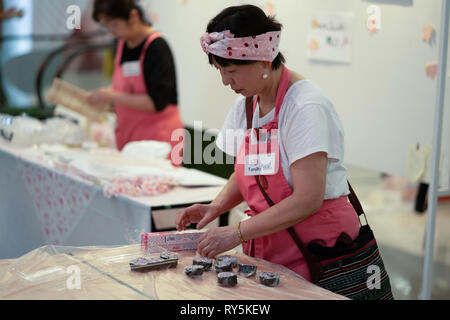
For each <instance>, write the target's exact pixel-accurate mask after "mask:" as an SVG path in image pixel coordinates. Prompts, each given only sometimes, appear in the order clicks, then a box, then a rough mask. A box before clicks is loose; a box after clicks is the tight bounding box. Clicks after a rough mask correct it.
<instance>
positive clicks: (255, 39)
mask: <svg viewBox="0 0 450 320" xmlns="http://www.w3.org/2000/svg"><path fill="white" fill-rule="evenodd" d="M280 34H281V32H280V31H271V32H267V33H263V34H260V35H257V36H250V37H243V38H235V37H234V35H233V34H232V33H231V32H230V30H226V31H222V32H212V33H205V34H204V35H203V36H202V37H201V38H200V44H201V45H202V48H203V51H205V53H206V54H208V53H211V54H214V55H216V56H219V57H222V58H227V59H237V60H256V61H269V62H272V61H273V60H274V59H275V57H276V56H277V54H278V52H279V50H278V45H279V44H280Z"/></svg>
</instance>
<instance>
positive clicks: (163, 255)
mask: <svg viewBox="0 0 450 320" xmlns="http://www.w3.org/2000/svg"><path fill="white" fill-rule="evenodd" d="M159 257H160V258H162V259H178V256H177V255H176V254H171V253H168V252H163V253H161V254H160V255H159Z"/></svg>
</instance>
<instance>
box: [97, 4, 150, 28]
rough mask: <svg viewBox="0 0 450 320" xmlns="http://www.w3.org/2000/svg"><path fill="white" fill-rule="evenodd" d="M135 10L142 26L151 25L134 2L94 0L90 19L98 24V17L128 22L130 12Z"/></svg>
mask: <svg viewBox="0 0 450 320" xmlns="http://www.w3.org/2000/svg"><path fill="white" fill-rule="evenodd" d="M133 9H136V10H137V12H138V13H139V18H140V20H141V21H142V22H143V23H144V24H148V25H152V24H151V22H150V21H148V20H147V18H146V17H145V14H144V11H143V10H142V8H141V7H140V6H139V5H138V4H136V1H135V0H95V2H94V10H93V12H92V18H93V19H94V20H95V21H97V22H99V20H100V15H105V16H107V17H109V18H118V19H122V20H126V21H128V19H129V18H130V13H131V10H133Z"/></svg>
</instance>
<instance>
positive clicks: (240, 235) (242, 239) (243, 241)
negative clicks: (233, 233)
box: [237, 221, 247, 243]
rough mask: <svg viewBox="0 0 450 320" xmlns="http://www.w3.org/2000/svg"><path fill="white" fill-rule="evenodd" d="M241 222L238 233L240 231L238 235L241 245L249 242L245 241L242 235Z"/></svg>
mask: <svg viewBox="0 0 450 320" xmlns="http://www.w3.org/2000/svg"><path fill="white" fill-rule="evenodd" d="M241 222H242V221H239V223H238V225H237V231H238V235H239V239H240V240H241V243H246V242H247V241H245V240H244V238H242V233H241Z"/></svg>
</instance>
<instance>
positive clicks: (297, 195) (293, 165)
mask: <svg viewBox="0 0 450 320" xmlns="http://www.w3.org/2000/svg"><path fill="white" fill-rule="evenodd" d="M280 30H281V25H280V24H279V23H277V22H276V21H275V20H274V19H272V18H271V17H267V16H266V15H265V14H264V12H263V11H262V10H260V9H259V8H257V7H254V6H250V5H246V6H238V7H230V8H227V9H225V10H223V11H222V12H221V13H220V14H219V15H218V16H216V17H215V18H214V19H212V20H211V21H210V23H209V24H208V27H207V33H206V34H205V35H203V36H202V37H201V45H202V48H203V50H204V51H205V52H206V53H207V54H208V56H209V60H210V63H211V64H212V65H214V67H216V68H217V69H218V70H219V71H220V74H221V77H222V81H223V84H224V85H229V86H230V87H231V88H232V89H233V90H234V91H235V92H236V93H238V94H241V95H242V96H244V97H242V98H238V99H237V101H236V103H235V105H234V106H233V108H232V110H231V111H230V113H229V115H228V117H227V119H226V121H225V124H224V128H223V129H222V131H221V133H220V134H219V136H218V138H217V140H216V143H217V145H218V146H219V148H221V149H222V150H223V151H225V152H227V153H229V154H231V155H233V156H235V157H236V160H235V171H234V173H233V174H232V175H231V176H230V178H229V180H228V183H227V184H226V186H225V187H224V188H223V190H222V191H221V192H220V193H219V195H218V196H217V197H216V199H214V201H212V202H211V204H208V205H203V204H196V205H193V206H191V207H189V208H186V209H184V210H182V211H180V212H178V214H177V218H176V221H175V223H176V225H177V229H178V230H183V229H185V228H186V226H187V225H188V224H190V223H192V222H197V223H198V224H197V228H198V229H201V228H203V227H204V226H206V225H207V224H208V223H209V222H211V221H213V220H214V219H215V218H217V217H218V216H219V215H220V214H222V213H225V212H227V211H229V210H231V209H232V208H233V207H235V206H236V205H238V204H239V203H241V202H242V201H246V202H247V204H248V206H249V210H247V211H246V214H247V215H248V216H249V219H246V220H244V221H241V222H239V223H238V224H237V225H229V226H225V227H218V228H209V229H208V230H207V231H206V232H205V234H204V235H203V236H202V237H201V238H200V239H199V242H198V251H199V253H200V254H201V255H203V256H206V257H214V256H216V255H218V254H220V253H222V252H225V251H227V250H230V249H232V248H234V247H236V246H238V245H239V244H241V243H242V245H243V250H244V253H246V254H247V255H250V256H252V257H257V258H262V259H265V260H268V261H271V262H274V263H278V264H281V265H284V266H286V267H288V268H289V269H291V270H293V271H295V272H297V273H298V274H300V275H301V276H303V277H304V278H306V279H308V280H310V279H311V277H310V273H309V269H308V266H307V264H306V261H305V258H304V257H303V256H302V253H301V252H300V250H299V248H298V247H297V245H296V243H295V242H294V240H293V239H292V238H291V236H290V234H289V233H288V231H287V230H286V229H287V228H289V227H293V228H294V230H295V231H296V233H297V235H298V236H299V237H300V238H301V240H302V242H303V243H305V244H308V243H309V242H310V241H312V240H317V239H320V242H321V243H322V244H324V245H327V246H334V244H335V242H336V239H337V238H338V236H339V235H340V234H341V233H342V232H345V233H347V234H348V235H349V236H350V237H351V238H352V239H354V238H356V236H357V235H358V232H359V222H358V218H357V215H356V213H355V211H354V209H353V207H352V206H351V204H350V203H349V202H348V200H347V195H348V194H349V190H348V186H347V181H346V178H345V168H344V167H343V165H342V161H343V159H342V158H343V134H342V127H341V123H340V121H339V119H338V116H337V114H336V113H335V111H334V108H333V107H332V104H331V102H329V100H328V99H326V97H325V96H324V95H323V94H322V93H321V91H320V90H319V89H317V88H316V87H315V86H314V85H313V84H312V83H311V82H310V81H309V80H306V79H305V78H303V77H302V76H300V75H299V74H297V73H295V72H293V71H290V70H289V69H288V68H286V67H285V66H284V58H283V56H282V54H281V53H279V50H278V45H279V41H280V35H281V33H280ZM249 97H250V98H251V99H252V100H249V99H248V98H249ZM246 101H249V102H250V103H246ZM246 106H247V107H246ZM248 112H249V113H250V114H249V116H248V117H247V113H248ZM247 128H252V129H250V130H246V129H247ZM227 129H228V130H234V131H236V132H244V133H245V134H243V136H241V137H239V135H237V136H238V137H239V138H238V139H235V140H233V139H231V140H233V141H235V142H236V143H235V144H233V143H232V147H227V145H229V143H228V142H229V140H228V141H225V140H226V139H225V137H226V136H227ZM239 130H240V131H239ZM255 176H257V177H258V178H259V181H260V184H261V186H262V188H264V190H265V192H266V193H267V195H268V196H269V197H270V198H271V199H272V200H273V202H274V203H275V205H273V206H271V207H269V205H268V203H267V201H266V200H265V198H264V196H263V194H262V192H261V189H260V188H259V186H258V185H257V182H256V179H255Z"/></svg>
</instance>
